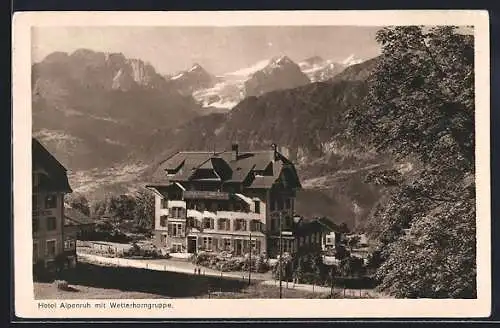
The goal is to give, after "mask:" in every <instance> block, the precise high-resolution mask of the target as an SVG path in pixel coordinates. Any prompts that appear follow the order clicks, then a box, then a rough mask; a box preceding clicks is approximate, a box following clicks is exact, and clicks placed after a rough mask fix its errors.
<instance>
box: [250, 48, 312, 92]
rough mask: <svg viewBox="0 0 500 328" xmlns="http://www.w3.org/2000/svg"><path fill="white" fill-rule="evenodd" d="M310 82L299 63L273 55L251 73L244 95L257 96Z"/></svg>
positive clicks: (286, 57)
mask: <svg viewBox="0 0 500 328" xmlns="http://www.w3.org/2000/svg"><path fill="white" fill-rule="evenodd" d="M310 82H311V81H310V80H309V78H308V77H307V75H305V74H304V73H303V72H302V71H301V69H300V67H299V65H297V64H296V63H295V62H293V61H292V60H291V59H290V58H289V57H288V56H280V57H274V58H272V59H271V60H270V61H269V64H268V65H266V66H265V67H264V68H263V69H261V70H259V71H257V72H255V73H254V74H252V76H251V77H250V79H248V80H247V81H246V82H245V95H246V96H259V95H261V94H263V93H266V92H270V91H274V90H283V89H291V88H295V87H299V86H302V85H305V84H308V83H310Z"/></svg>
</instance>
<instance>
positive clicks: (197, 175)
mask: <svg viewBox="0 0 500 328" xmlns="http://www.w3.org/2000/svg"><path fill="white" fill-rule="evenodd" d="M154 180H155V182H154V183H150V184H148V185H147V188H149V189H150V190H152V191H153V192H154V193H155V222H154V234H155V236H154V240H155V244H156V246H157V247H158V248H160V249H164V250H167V251H168V252H175V253H196V252H198V251H200V250H205V251H212V252H222V251H226V252H230V253H232V254H233V255H235V256H242V255H245V254H247V253H249V252H250V250H252V253H255V254H266V255H267V256H269V257H275V256H276V255H277V254H278V253H279V248H280V247H279V238H280V222H281V227H282V229H281V231H282V233H281V235H282V240H283V252H292V251H293V248H294V247H295V237H294V235H293V230H294V220H293V217H294V205H295V196H296V191H297V189H299V188H301V184H300V180H299V177H298V175H297V172H296V170H295V167H294V165H293V163H292V162H290V161H289V160H288V159H287V158H286V157H285V156H283V155H282V154H281V153H280V152H279V151H278V150H277V148H276V146H275V145H273V147H272V149H271V150H267V151H255V152H240V151H239V147H238V145H237V144H233V145H232V148H231V150H230V151H224V152H178V153H176V154H174V155H173V156H171V157H169V158H167V159H166V160H165V161H163V162H162V163H161V164H160V166H159V169H158V170H157V172H156V173H155V178H154Z"/></svg>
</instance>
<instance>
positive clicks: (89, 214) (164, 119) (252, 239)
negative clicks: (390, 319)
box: [14, 12, 491, 317]
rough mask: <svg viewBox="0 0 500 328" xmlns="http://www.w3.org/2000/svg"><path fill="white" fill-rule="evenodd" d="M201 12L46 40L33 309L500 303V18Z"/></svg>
mask: <svg viewBox="0 0 500 328" xmlns="http://www.w3.org/2000/svg"><path fill="white" fill-rule="evenodd" d="M40 14H42V13H40ZM188 14H189V15H190V17H192V20H184V24H182V23H176V22H179V21H182V15H180V16H179V18H178V19H176V18H175V17H173V18H172V19H171V20H168V19H165V20H164V21H163V23H158V24H155V21H158V22H160V20H159V19H156V18H159V17H157V16H152V19H151V21H150V22H148V20H147V19H144V17H145V16H142V17H143V19H141V20H140V22H141V23H140V24H137V23H133V22H134V21H135V22H136V21H137V20H131V21H130V23H128V21H127V19H120V20H118V19H115V20H110V23H109V24H105V22H106V21H105V20H104V19H103V20H100V19H99V17H105V16H104V14H103V16H95V17H96V18H94V19H93V20H92V21H91V22H90V23H88V24H85V21H84V20H83V19H76V18H78V17H84V16H83V15H81V16H78V15H75V17H74V18H75V19H72V18H71V15H69V14H68V15H67V17H66V20H64V19H63V20H61V21H59V22H58V23H57V24H56V23H55V22H53V21H50V20H49V18H48V17H47V19H46V20H44V21H43V22H44V23H43V24H35V23H33V24H31V25H29V26H28V27H27V28H26V29H25V30H26V31H27V32H26V33H27V34H29V35H27V36H26V38H27V40H29V41H28V42H26V44H25V45H24V46H23V49H24V50H25V51H26V53H23V54H22V56H23V60H22V65H24V67H23V68H22V72H23V77H22V79H23V80H22V83H19V84H18V85H21V84H22V87H23V91H22V92H23V94H22V97H23V105H19V103H16V101H14V113H15V112H16V110H17V106H19V108H21V109H19V111H21V110H23V111H25V112H26V114H22V115H23V118H19V120H18V121H17V122H18V123H16V121H15V119H16V118H15V117H14V130H15V129H16V127H17V128H18V130H20V128H23V129H24V130H23V131H22V132H17V133H18V134H17V135H18V136H20V135H21V134H22V135H23V137H22V140H23V141H19V140H21V137H19V139H18V141H19V142H18V143H17V144H16V143H15V144H14V146H15V147H20V148H21V149H20V150H19V151H18V153H17V154H19V153H21V154H22V155H26V156H28V157H26V158H24V159H23V161H24V162H25V163H23V164H22V166H17V165H16V164H14V170H15V171H16V169H18V172H19V171H20V170H21V169H22V170H23V171H22V172H21V173H17V175H22V178H21V180H17V183H18V184H15V185H18V186H19V185H21V184H23V186H22V188H23V191H21V192H19V193H16V194H15V195H14V199H16V198H21V197H28V196H29V193H31V195H32V202H31V204H32V205H31V206H32V207H31V210H29V205H26V204H28V203H29V202H28V199H27V198H26V199H25V200H24V201H23V205H21V206H22V207H23V209H24V212H23V213H20V212H19V211H18V212H17V213H15V219H14V220H15V223H16V227H15V230H17V231H19V229H21V228H18V225H21V224H22V227H23V228H22V229H23V230H24V231H22V232H16V233H15V238H16V239H19V238H22V239H23V240H22V242H21V243H22V245H23V246H22V247H23V253H22V254H23V255H15V257H16V261H19V263H20V261H21V259H20V257H22V261H23V262H22V263H23V269H22V270H23V277H24V276H26V277H29V279H30V281H24V280H23V282H22V285H23V287H22V288H23V295H25V296H24V297H27V299H29V300H30V303H33V305H32V306H31V305H30V306H31V308H33V309H34V310H30V311H35V312H36V311H39V312H42V314H41V315H42V316H44V317H47V316H50V315H55V316H61V315H62V316H68V315H69V314H68V313H69V312H68V311H75V312H72V313H75V315H77V313H76V312H78V311H82V310H90V308H92V309H93V310H94V311H101V312H103V311H105V309H111V310H121V309H128V310H130V311H132V312H134V311H135V312H141V311H145V312H142V315H144V316H148V315H149V314H148V310H152V309H153V310H155V309H160V310H161V311H160V313H163V315H164V316H165V315H166V316H170V315H171V314H167V313H168V312H165V311H168V310H169V309H170V312H174V311H175V308H176V307H178V306H180V305H179V304H185V305H183V307H184V308H186V307H187V308H186V309H183V311H184V312H183V313H186V312H189V309H188V308H191V311H193V310H194V311H197V309H195V308H193V305H189V306H188V305H187V304H197V303H180V302H182V300H192V302H193V301H196V302H197V301H200V302H201V301H205V300H210V302H215V300H230V301H231V302H233V303H234V300H235V299H239V300H241V299H246V300H248V299H250V300H259V302H260V301H262V303H261V304H268V305H266V306H275V307H278V308H281V307H282V305H281V303H277V302H278V300H280V302H281V299H294V300H305V301H304V303H300V304H308V303H307V302H310V301H307V299H317V300H321V301H322V302H325V303H314V304H325V305H324V308H323V310H312V311H310V312H309V313H305V314H304V316H306V317H307V316H308V314H311V315H314V313H315V312H314V311H323V312H321V313H323V314H324V313H327V311H328V310H327V309H328V308H330V310H331V311H336V310H333V309H331V308H333V307H336V306H337V305H336V304H337V303H336V302H342V301H343V300H353V299H355V300H358V301H359V302H361V303H360V304H364V303H363V302H373V300H375V301H380V302H389V303H380V304H387V305H389V304H391V303H390V302H392V301H394V302H398V301H402V300H403V301H405V300H419V299H420V300H422V302H424V301H423V299H424V300H431V301H432V300H441V301H444V300H460V301H477V300H479V299H486V301H488V297H489V290H488V288H489V286H490V285H489V284H490V282H489V281H488V279H491V276H489V275H490V272H489V265H490V264H489V253H490V251H489V233H490V230H489V229H490V228H489V227H490V221H489V220H490V217H489V198H490V195H489V183H490V182H489V168H488V166H487V165H489V164H488V163H489V139H488V136H487V135H486V134H488V135H489V129H488V125H483V126H480V127H479V130H478V129H477V128H476V126H478V118H479V119H480V120H481V122H485V121H484V120H485V119H486V122H487V123H488V122H489V100H488V96H489V94H488V93H487V92H488V90H489V80H488V76H489V67H488V66H486V68H485V69H483V71H482V72H483V73H482V75H479V76H478V74H477V72H478V71H479V69H478V65H483V64H486V65H487V62H484V61H482V62H480V61H479V60H478V58H477V56H478V55H477V54H478V53H479V50H478V48H477V47H478V40H477V38H478V37H483V39H484V37H486V45H485V44H484V43H483V44H481V46H482V47H483V48H482V49H481V50H482V51H483V55H481V56H483V57H482V58H484V52H486V59H488V57H487V56H488V54H487V53H489V51H488V48H487V42H488V41H487V40H488V34H487V33H488V30H487V24H488V20H487V15H486V16H481V15H479V16H480V18H483V19H482V20H479V21H481V22H482V23H483V25H481V26H480V28H483V30H480V31H481V32H482V33H486V35H484V34H478V26H477V20H476V21H474V20H473V19H471V20H470V21H467V20H466V19H462V20H459V19H457V20H455V21H453V19H450V20H449V21H450V22H448V21H447V20H445V19H442V23H440V22H439V20H438V19H437V18H436V19H434V20H432V19H430V20H429V22H428V23H427V21H425V19H420V20H418V19H416V22H415V24H413V23H411V22H412V21H411V20H410V19H406V20H405V19H403V17H404V16H403V13H402V14H401V19H400V20H399V21H401V22H400V23H398V22H399V21H398V19H397V18H396V19H395V20H394V23H392V21H391V19H387V20H385V19H384V18H383V17H382V16H383V15H382V14H378V15H380V17H379V16H377V15H375V14H373V15H372V16H370V17H372V20H373V23H372V24H370V21H369V20H363V17H365V16H362V15H361V12H359V19H356V20H353V19H352V17H356V16H355V14H354V13H351V15H350V16H349V15H347V14H346V16H345V19H343V20H342V19H339V20H336V22H335V24H332V23H331V22H332V20H331V19H330V20H326V19H323V20H321V19H319V18H325V17H324V15H319V14H318V15H319V16H318V20H317V21H316V22H314V19H313V17H314V16H313V15H309V16H307V17H308V19H309V24H307V22H308V21H306V20H304V22H303V23H300V20H298V22H299V23H293V24H292V22H293V21H294V19H295V18H296V17H297V16H294V15H291V14H288V15H286V14H284V13H283V14H282V15H281V16H280V15H277V19H276V23H274V24H273V23H270V21H272V14H271V13H269V15H267V16H265V15H264V16H263V22H262V23H255V24H250V23H248V22H249V21H251V19H252V18H255V17H259V16H258V14H254V15H256V16H253V15H252V14H251V13H244V12H240V15H241V16H239V17H243V18H245V19H243V20H242V21H241V22H240V23H239V24H238V23H237V24H232V23H231V22H234V21H235V20H237V18H236V17H237V16H232V17H234V19H233V20H231V19H229V18H228V20H229V22H228V23H227V24H217V23H212V24H210V22H216V21H217V15H216V13H213V14H208V13H205V15H204V16H203V13H198V15H199V16H197V14H196V13H195V12H192V13H188ZM53 15H55V16H53V17H57V15H61V17H63V16H64V15H63V13H60V14H59V13H55V14H53ZM129 15H130V14H129ZM164 15H168V13H164ZM210 15H212V17H211V18H210ZM295 15H298V14H297V13H296V14H295ZM174 16H175V15H174ZM207 16H208V17H209V18H208V19H206V20H203V19H201V17H207ZM229 16H231V14H230V13H226V14H225V16H224V15H223V17H229ZM416 16H418V15H416ZM457 16H458V17H472V16H466V15H465V16H460V15H457ZM33 17H36V14H35V16H32V18H33ZM117 17H120V16H119V15H118V16H117ZM123 17H125V16H123ZM137 17H140V16H137ZM165 17H166V18H168V17H169V16H165ZM197 17H200V21H199V22H197V23H196V24H192V23H191V22H192V21H193V20H196V18H197ZM283 17H287V19H288V22H289V23H282V24H280V21H283ZM350 17H351V18H350ZM377 17H379V18H378V19H377ZM385 17H387V15H386V16H385ZM396 17H397V16H396ZM419 17H426V16H425V15H424V16H419ZM428 17H429V18H432V17H434V16H432V15H429V16H428ZM436 17H453V16H451V15H450V16H439V15H436ZM474 17H476V18H478V16H474ZM266 18H270V19H271V20H270V19H266ZM155 19H156V20H155ZM111 21H112V22H111ZM404 21H407V22H408V23H406V24H405V23H403V22H404ZM40 22H41V20H40ZM65 22H66V23H65ZM92 22H94V23H92ZM95 22H99V23H98V24H96V23H95ZM118 22H120V23H118ZM245 22H247V24H245ZM256 22H258V20H256ZM318 22H323V23H321V24H318ZM358 22H359V23H358ZM410 23H411V24H410ZM485 24H486V30H484V25H485ZM25 25H28V24H25ZM485 47H486V48H485ZM18 49H19V48H18ZM14 56H19V57H20V56H21V53H19V52H18V53H17V54H15V51H14ZM14 61H15V59H14ZM19 62H21V60H20V59H19ZM15 64H16V63H14V65H15ZM28 66H29V67H28ZM15 73H16V72H15ZM20 74H21V73H19V75H20ZM28 80H29V81H28ZM19 81H21V80H19ZM478 83H482V84H478ZM478 85H479V86H481V88H485V89H482V90H483V91H486V93H483V97H482V103H481V107H478V104H479V101H480V100H479V99H478V98H479V97H478V93H477V92H478V88H477V86H478ZM484 95H486V98H485V97H484ZM22 108H24V109H22ZM17 115H20V114H17ZM14 116H16V114H14ZM28 116H29V117H28ZM23 120H24V121H23ZM19 123H20V124H19ZM28 123H29V124H28ZM19 125H22V126H19ZM480 130H481V131H480ZM15 138H16V132H15V133H14V139H15ZM21 142H22V143H23V144H22V145H21ZM30 144H31V145H30ZM479 150H482V151H485V152H483V153H479ZM14 157H16V152H15V153H14ZM479 157H482V158H483V159H482V160H481V159H480V158H479ZM30 158H31V160H30ZM15 160H16V159H15ZM17 160H18V161H19V160H20V157H19V156H18V157H17ZM28 162H30V163H31V166H30V165H29V163H28ZM15 163H16V162H15ZM478 163H479V165H481V166H479V165H478ZM484 165H486V166H484ZM29 169H30V170H31V175H29V173H28V172H27V171H28V170H29ZM478 172H481V173H482V177H483V180H481V181H482V182H481V183H482V185H478ZM14 174H15V175H16V173H14ZM29 176H31V180H30V178H29ZM485 179H486V180H485ZM15 182H16V181H15ZM30 182H31V183H30ZM30 186H31V187H30ZM479 187H481V188H479ZM24 189H26V190H25V191H24ZM18 191H19V189H18ZM480 193H482V195H483V196H482V198H481V199H482V200H483V203H482V205H481V206H483V208H482V209H481V210H479V201H478V199H479V194H480ZM19 202H21V201H19ZM485 205H486V208H484V207H485ZM16 208H17V207H16ZM16 208H15V209H16ZM479 214H482V215H483V216H482V217H481V218H480V219H479ZM21 221H22V223H21ZM30 221H31V225H29V222H30ZM478 222H481V228H480V227H479V225H478ZM479 233H483V234H484V236H485V237H484V238H485V239H484V240H483V244H482V245H480V244H479V243H480V242H481V241H480V240H481V238H480V237H479V236H480V235H479ZM28 237H29V238H28ZM30 239H31V240H30ZM16 245H17V242H16ZM30 245H32V250H31V246H30ZM16 247H17V246H16ZM28 248H29V249H28ZM16 251H18V248H15V251H14V252H16ZM479 251H481V252H479ZM19 254H20V253H19ZM481 254H482V255H481ZM479 257H482V259H483V262H482V263H481V265H482V267H479V264H478V263H479V260H478V258H479ZM484 259H486V260H484ZM28 260H29V262H28ZM485 261H487V262H485ZM16 266H17V263H16ZM481 270H482V271H481ZM28 271H29V272H28ZM479 273H481V274H482V277H485V278H486V279H479V276H478V274H479ZM17 277H18V268H17V267H16V278H17ZM17 284H21V283H19V282H18V281H17V280H16V288H17ZM479 284H486V285H485V287H486V289H482V292H481V290H480V287H479ZM480 293H482V294H481V295H479V296H481V297H479V296H478V294H480ZM486 293H487V294H488V295H485V294H486ZM28 295H31V296H28ZM31 299H32V301H31ZM148 300H149V301H148ZM289 301H291V300H289ZM92 302H94V303H92ZM96 302H97V303H96ZM178 302H179V303H178ZM328 302H330V303H328ZM99 304H101V305H99ZM203 304H211V303H203ZM214 304H218V303H214ZM221 304H230V303H221ZM234 304H236V303H234ZM242 304H243V303H242ZM253 304H258V303H253ZM283 304H287V303H283ZM294 304H295V303H294ZM297 304H299V303H297ZM339 304H340V303H339ZM366 304H368V303H366ZM404 304H405V305H408V304H410V303H404ZM433 304H434V305H431V306H430V307H435V306H436V304H444V303H433ZM450 304H451V303H450ZM460 304H468V303H460ZM481 304H483V303H481ZM484 304H486V307H485V306H483V307H482V308H481V309H482V312H480V313H483V314H487V313H489V310H490V309H489V303H488V302H486V303H484ZM207 306H208V305H203V306H200V308H201V307H203V308H206V311H205V312H209V311H211V310H210V309H209V308H207ZM234 306H236V305H234ZM242 306H243V305H240V307H242ZM297 306H298V305H297ZM372 306H373V307H375V308H376V307H377V305H376V303H373V304H372ZM195 307H197V306H195ZM309 307H323V305H313V303H310V305H309ZM407 307H408V308H409V310H405V311H406V312H405V313H410V314H411V313H413V314H415V315H416V316H418V314H421V315H425V314H424V312H423V310H422V311H418V310H417V309H415V310H414V311H415V312H411V311H412V310H411V308H412V306H407ZM31 308H30V309H31ZM445 308H446V306H444V305H443V309H445ZM143 309H144V310H143ZM61 310H62V311H63V312H62V314H61V313H59V314H57V315H56V312H57V311H61ZM300 310H301V309H300V308H296V309H295V311H299V312H300ZM358 310H359V309H358ZM386 310H388V309H386ZM218 311H219V312H218V313H221V311H223V309H219V310H218ZM290 311H292V312H293V309H291V310H290ZM349 311H351V312H352V311H354V310H352V309H350V310H349ZM367 311H368V310H367ZM370 311H371V312H370ZM370 311H368V313H369V314H370V313H371V314H376V313H378V312H377V311H378V310H370ZM408 311H409V312H408ZM456 311H457V312H456V313H454V314H453V315H455V316H459V315H460V313H461V312H460V311H459V310H458V308H457V310H456ZM201 312H203V311H200V313H201ZM451 312H453V311H451ZM128 313H130V312H128ZM240 313H243V315H245V313H246V315H248V310H245V309H241V311H240ZM346 313H347V312H346ZM101 314H102V313H101ZM335 314H336V315H338V312H335ZM104 315H105V314H104ZM138 315H140V314H137V313H136V314H135V316H138ZM193 315H194V314H193ZM332 315H333V313H332ZM393 315H394V316H399V315H403V312H401V313H393ZM194 316H196V315H194Z"/></svg>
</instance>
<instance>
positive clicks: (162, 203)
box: [161, 198, 168, 208]
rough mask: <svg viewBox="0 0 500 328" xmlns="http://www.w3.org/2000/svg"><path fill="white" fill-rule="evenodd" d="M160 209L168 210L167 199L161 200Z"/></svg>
mask: <svg viewBox="0 0 500 328" xmlns="http://www.w3.org/2000/svg"><path fill="white" fill-rule="evenodd" d="M161 208H168V199H166V198H162V199H161Z"/></svg>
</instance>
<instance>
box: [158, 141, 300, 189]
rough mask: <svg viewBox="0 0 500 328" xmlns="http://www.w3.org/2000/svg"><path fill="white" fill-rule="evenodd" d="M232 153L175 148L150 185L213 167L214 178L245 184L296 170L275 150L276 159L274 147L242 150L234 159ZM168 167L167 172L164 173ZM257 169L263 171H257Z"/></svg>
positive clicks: (264, 182)
mask: <svg viewBox="0 0 500 328" xmlns="http://www.w3.org/2000/svg"><path fill="white" fill-rule="evenodd" d="M233 156H234V153H233V152H232V151H223V152H209V151H196V152H193V151H189V152H178V153H176V154H174V155H172V156H170V157H169V158H167V159H166V160H165V161H163V162H162V163H161V164H160V165H159V168H158V170H157V171H156V172H155V174H154V176H153V182H152V183H151V184H150V185H153V184H156V185H159V184H161V183H163V184H165V185H168V184H170V183H172V182H175V181H178V182H181V183H182V182H183V181H189V180H191V179H197V177H201V176H206V174H208V173H206V172H205V173H204V174H202V175H198V174H196V175H195V174H194V173H195V172H197V170H212V171H213V173H214V174H213V175H214V176H216V177H217V178H220V179H216V180H220V181H223V182H227V183H244V185H245V186H246V187H247V188H270V187H271V186H272V185H273V184H274V183H275V181H276V180H277V179H279V178H280V174H283V168H285V169H286V170H287V172H285V173H284V174H285V176H286V177H287V178H290V175H292V176H293V175H294V174H296V171H295V169H294V168H293V164H292V163H291V162H290V161H288V160H287V159H286V158H285V157H284V156H283V155H281V154H280V153H277V160H275V158H274V157H275V152H274V150H272V151H255V152H241V153H239V154H238V156H237V158H236V159H234V158H233ZM290 168H291V169H290ZM167 170H168V171H169V173H170V174H167ZM256 173H257V174H264V175H256ZM200 179H204V178H200ZM290 180H291V181H292V182H295V181H298V177H296V178H293V177H292V178H291V179H290ZM292 185H293V186H294V187H295V186H297V185H298V186H299V187H300V182H298V183H292Z"/></svg>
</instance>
